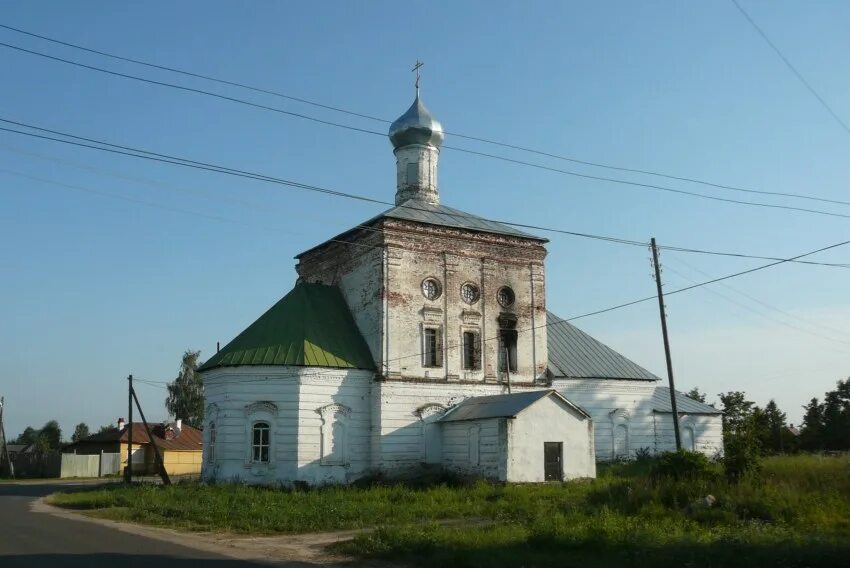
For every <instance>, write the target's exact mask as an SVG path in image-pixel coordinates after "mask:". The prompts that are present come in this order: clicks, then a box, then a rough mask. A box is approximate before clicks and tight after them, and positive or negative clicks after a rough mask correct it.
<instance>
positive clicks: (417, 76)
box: [411, 59, 425, 95]
mask: <svg viewBox="0 0 850 568" xmlns="http://www.w3.org/2000/svg"><path fill="white" fill-rule="evenodd" d="M423 65H425V64H424V63H422V62H421V61H419V60H418V59H417V60H416V65H414V66H413V69H411V71H416V94H417V95H418V94H419V79H420V74H419V69H420V68H421V67H422V66H423Z"/></svg>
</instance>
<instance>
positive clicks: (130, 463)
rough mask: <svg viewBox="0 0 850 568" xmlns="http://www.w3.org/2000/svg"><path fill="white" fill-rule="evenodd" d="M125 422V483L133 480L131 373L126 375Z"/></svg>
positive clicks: (119, 437) (119, 435)
mask: <svg viewBox="0 0 850 568" xmlns="http://www.w3.org/2000/svg"><path fill="white" fill-rule="evenodd" d="M127 382H128V386H127V416H128V418H127V423H126V424H125V425H124V428H129V430H127V473H126V474H125V477H124V479H125V480H126V481H127V483H132V482H133V375H130V376H129V377H127ZM118 439H119V440H120V439H121V433H120V432H119V433H118Z"/></svg>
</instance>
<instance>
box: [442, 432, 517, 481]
mask: <svg viewBox="0 0 850 568" xmlns="http://www.w3.org/2000/svg"><path fill="white" fill-rule="evenodd" d="M442 429H443V465H444V467H445V468H446V469H448V470H451V471H456V472H458V473H462V474H466V475H476V476H482V477H486V478H489V479H498V480H505V477H506V472H507V469H506V457H507V433H506V425H505V419H504V418H489V419H484V420H465V421H462V422H445V423H443V424H442Z"/></svg>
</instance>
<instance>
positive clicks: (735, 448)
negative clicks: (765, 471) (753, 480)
mask: <svg viewBox="0 0 850 568" xmlns="http://www.w3.org/2000/svg"><path fill="white" fill-rule="evenodd" d="M724 449H725V455H724V456H723V469H724V470H725V472H726V478H727V479H729V480H730V481H740V480H741V479H743V478H745V477H752V476H756V475H758V474H759V472H760V471H761V451H760V449H759V445H758V442H757V441H756V440H755V439H754V438H752V436H749V435H746V434H745V433H744V434H739V435H735V436H728V437H727V440H726V441H725V448H724Z"/></svg>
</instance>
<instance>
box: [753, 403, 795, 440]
mask: <svg viewBox="0 0 850 568" xmlns="http://www.w3.org/2000/svg"><path fill="white" fill-rule="evenodd" d="M763 414H764V423H765V429H764V430H762V432H761V437H760V438H761V440H760V441H761V446H762V448H763V449H765V450H768V451H771V452H773V453H778V452H784V451H787V450H789V449H790V448H788V447H786V445H787V444H786V441H787V437H788V434H789V432H788V425H787V423H786V422H785V420H786V418H787V416H786V414H785V413H784V412H782V411H781V410H779V407H778V406H777V405H776V401H774V400H773V399H770V402H768V403H767V406H765V407H764V411H763Z"/></svg>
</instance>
